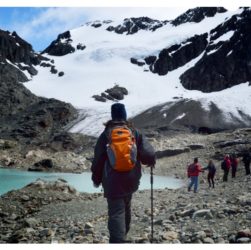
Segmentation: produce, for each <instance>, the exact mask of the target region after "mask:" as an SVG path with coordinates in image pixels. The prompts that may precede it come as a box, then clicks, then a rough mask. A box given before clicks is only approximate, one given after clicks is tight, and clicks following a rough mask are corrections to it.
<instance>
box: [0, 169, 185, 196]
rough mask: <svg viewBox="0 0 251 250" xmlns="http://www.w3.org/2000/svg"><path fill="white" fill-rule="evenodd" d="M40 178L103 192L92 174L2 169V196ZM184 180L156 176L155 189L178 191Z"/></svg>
mask: <svg viewBox="0 0 251 250" xmlns="http://www.w3.org/2000/svg"><path fill="white" fill-rule="evenodd" d="M38 178H40V179H43V180H47V181H54V180H57V179H58V178H62V179H65V180H66V181H67V182H68V183H69V184H70V185H71V186H73V187H75V188H76V189H77V190H78V191H79V192H86V193H96V192H101V188H94V187H93V184H92V181H91V173H82V174H71V173H43V172H28V171H21V170H13V169H3V168H0V195H2V194H4V193H7V192H8V191H11V190H14V189H20V188H22V187H24V186H26V185H27V184H29V183H31V182H34V181H35V180H37V179H38ZM183 184H184V182H183V181H182V180H179V179H176V178H173V177H165V176H156V175H154V179H153V188H154V189H164V188H169V189H177V188H180V187H182V186H183ZM150 188H151V184H150V175H149V174H144V173H143V174H142V178H141V180H140V187H139V189H140V190H145V189H150Z"/></svg>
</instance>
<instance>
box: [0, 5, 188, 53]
mask: <svg viewBox="0 0 251 250" xmlns="http://www.w3.org/2000/svg"><path fill="white" fill-rule="evenodd" d="M186 9H187V8H185V7H183V8H182V7H181V8H170V7H169V8H168V7H167V8H163V7H162V8H158V7H152V8H147V7H78V8H74V7H49V8H45V7H30V8H28V7H0V29H2V30H9V31H10V32H12V31H16V32H17V33H18V34H19V36H21V37H22V38H23V39H25V40H26V41H27V42H29V43H30V44H31V45H32V46H33V49H34V50H35V51H41V50H44V49H45V48H46V47H47V46H48V45H49V44H50V43H51V42H52V41H53V40H54V39H56V37H57V36H58V34H60V33H62V32H64V31H66V30H69V29H73V28H77V27H79V26H81V25H83V24H84V23H86V22H88V21H95V20H105V19H111V20H121V21H122V20H123V19H124V18H126V17H137V16H149V17H152V18H156V19H160V20H167V19H173V18H175V17H176V16H178V15H179V14H181V13H182V12H184V11H185V10H186Z"/></svg>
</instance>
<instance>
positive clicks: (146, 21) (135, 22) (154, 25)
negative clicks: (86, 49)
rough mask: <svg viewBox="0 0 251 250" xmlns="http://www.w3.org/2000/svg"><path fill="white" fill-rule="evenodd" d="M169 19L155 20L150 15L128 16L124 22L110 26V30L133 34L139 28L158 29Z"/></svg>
mask: <svg viewBox="0 0 251 250" xmlns="http://www.w3.org/2000/svg"><path fill="white" fill-rule="evenodd" d="M167 23H168V21H163V22H162V21H159V20H154V19H151V18H149V17H139V18H126V19H124V23H123V24H121V25H118V26H116V27H114V26H109V27H108V28H107V30H108V31H111V32H115V33H117V34H124V33H126V35H132V34H135V33H137V32H138V31H139V30H150V31H155V30H156V29H158V28H160V27H162V26H163V25H166V24H167Z"/></svg>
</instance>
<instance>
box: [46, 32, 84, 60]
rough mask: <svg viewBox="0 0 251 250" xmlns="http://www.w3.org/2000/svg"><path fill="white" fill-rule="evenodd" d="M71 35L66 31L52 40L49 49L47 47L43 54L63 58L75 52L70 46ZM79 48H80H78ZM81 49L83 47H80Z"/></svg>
mask: <svg viewBox="0 0 251 250" xmlns="http://www.w3.org/2000/svg"><path fill="white" fill-rule="evenodd" d="M71 42H72V39H71V33H70V31H66V32H64V33H62V34H59V35H58V37H57V39H56V40H54V41H53V42H52V43H51V44H50V45H49V47H47V48H46V49H45V50H44V51H43V52H42V54H43V53H48V54H49V55H51V56H64V55H67V54H70V53H73V52H75V48H74V47H72V45H71ZM79 48H80V47H79ZM81 48H83V47H81Z"/></svg>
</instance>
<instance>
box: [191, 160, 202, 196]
mask: <svg viewBox="0 0 251 250" xmlns="http://www.w3.org/2000/svg"><path fill="white" fill-rule="evenodd" d="M200 172H204V171H203V170H202V167H201V165H200V164H199V163H198V158H197V157H196V158H194V162H193V163H192V164H190V165H189V166H188V167H187V175H188V177H189V178H190V183H189V186H188V191H191V188H192V187H193V185H194V193H196V192H197V189H198V184H199V174H200Z"/></svg>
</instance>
